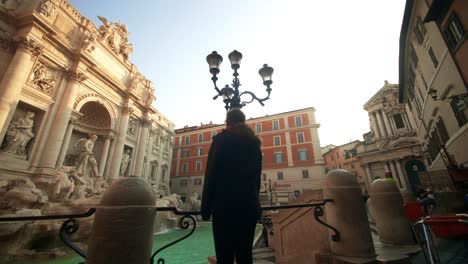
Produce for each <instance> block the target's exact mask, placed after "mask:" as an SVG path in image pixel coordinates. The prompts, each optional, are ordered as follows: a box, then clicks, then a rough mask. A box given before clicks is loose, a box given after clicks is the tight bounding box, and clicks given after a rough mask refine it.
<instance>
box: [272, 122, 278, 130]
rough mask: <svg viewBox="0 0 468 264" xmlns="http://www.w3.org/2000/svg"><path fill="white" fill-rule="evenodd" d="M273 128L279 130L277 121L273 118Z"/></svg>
mask: <svg viewBox="0 0 468 264" xmlns="http://www.w3.org/2000/svg"><path fill="white" fill-rule="evenodd" d="M273 130H279V121H278V120H273Z"/></svg>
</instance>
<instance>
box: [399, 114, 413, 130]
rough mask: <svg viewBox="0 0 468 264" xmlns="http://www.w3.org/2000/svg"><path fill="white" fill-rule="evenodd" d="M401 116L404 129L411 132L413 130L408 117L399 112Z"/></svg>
mask: <svg viewBox="0 0 468 264" xmlns="http://www.w3.org/2000/svg"><path fill="white" fill-rule="evenodd" d="M401 115H402V116H403V120H405V123H406V129H407V130H412V129H413V128H412V127H411V123H410V121H409V118H408V115H407V114H406V113H405V112H401Z"/></svg>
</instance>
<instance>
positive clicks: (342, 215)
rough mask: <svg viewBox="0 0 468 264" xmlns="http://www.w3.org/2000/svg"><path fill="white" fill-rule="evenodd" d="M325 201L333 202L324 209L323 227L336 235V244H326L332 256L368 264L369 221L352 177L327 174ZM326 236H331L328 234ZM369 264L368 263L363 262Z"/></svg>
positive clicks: (370, 252) (370, 247)
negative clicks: (324, 221)
mask: <svg viewBox="0 0 468 264" xmlns="http://www.w3.org/2000/svg"><path fill="white" fill-rule="evenodd" d="M323 197H324V198H325V199H333V202H331V203H327V204H326V206H325V215H326V216H327V223H328V224H329V225H331V226H333V227H335V228H336V229H337V230H338V231H339V232H340V240H339V241H331V240H329V244H330V250H331V252H332V254H333V255H335V256H342V257H352V258H360V259H361V258H362V259H361V262H353V263H370V260H373V259H374V258H375V250H374V244H373V242H372V236H371V231H370V229H369V220H368V217H367V212H366V209H365V206H364V202H363V200H362V192H361V187H360V186H359V183H358V182H357V179H356V176H354V175H353V174H351V173H349V172H348V171H346V170H332V171H330V172H329V173H328V174H327V177H326V185H325V188H324V190H323ZM329 234H330V235H332V234H334V233H333V232H332V231H331V230H330V231H329ZM366 261H369V262H366Z"/></svg>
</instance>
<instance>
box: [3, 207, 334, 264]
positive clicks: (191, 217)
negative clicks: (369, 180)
mask: <svg viewBox="0 0 468 264" xmlns="http://www.w3.org/2000/svg"><path fill="white" fill-rule="evenodd" d="M331 202H333V200H332V199H325V200H322V201H320V202H317V203H306V204H295V205H278V206H267V207H262V208H261V209H262V211H272V210H284V209H295V208H312V207H314V210H313V213H314V218H315V220H316V221H317V222H319V223H320V224H322V225H324V226H325V227H327V228H329V229H331V230H332V231H333V233H334V234H333V235H332V236H331V239H332V241H335V242H338V241H340V232H339V231H338V230H337V229H336V228H334V227H332V226H331V225H329V224H327V223H325V222H324V221H323V220H322V219H320V217H322V216H323V215H324V209H323V206H325V204H327V203H331ZM96 208H99V207H96ZM96 208H90V209H89V210H88V211H87V212H85V213H80V214H63V215H44V216H13V217H0V223H1V222H16V221H42V220H59V219H66V220H65V222H64V223H63V224H62V226H61V227H60V231H59V232H60V233H59V235H60V239H61V240H62V241H63V243H64V244H65V245H66V246H67V247H69V248H70V249H72V250H73V251H74V252H76V253H77V254H78V255H80V256H81V257H83V258H84V259H86V253H85V252H83V250H81V249H80V248H79V247H78V246H76V245H75V244H73V242H72V241H71V239H70V237H69V235H72V234H74V233H75V232H76V231H78V229H79V221H78V220H77V219H79V218H86V217H90V216H92V215H93V214H94V213H95V212H96ZM151 208H156V213H157V212H172V213H173V214H175V215H177V216H181V218H180V219H179V223H178V224H179V227H180V228H181V229H189V227H192V228H191V230H190V232H188V233H187V234H186V235H184V236H182V237H180V238H178V239H176V240H175V241H172V242H170V243H168V244H166V245H164V246H162V247H160V248H159V249H157V250H156V251H154V252H153V254H152V255H151V259H150V260H149V263H151V264H153V263H155V259H156V256H157V255H158V254H159V253H160V252H161V251H163V250H165V249H166V248H168V247H171V246H173V245H175V244H177V243H179V242H180V241H182V240H185V239H186V238H188V237H190V236H191V235H192V234H193V233H194V232H195V229H196V227H197V225H196V223H197V220H196V219H195V216H197V215H201V212H200V211H179V210H178V209H177V208H176V207H151ZM261 223H262V224H264V225H271V221H270V222H268V221H261ZM269 228H271V226H269ZM156 263H157V264H164V263H165V260H164V258H162V257H159V258H158V259H157V261H156Z"/></svg>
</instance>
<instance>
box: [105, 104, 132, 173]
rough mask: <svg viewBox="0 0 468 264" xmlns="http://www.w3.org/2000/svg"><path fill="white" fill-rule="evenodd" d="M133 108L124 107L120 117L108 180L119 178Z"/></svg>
mask: <svg viewBox="0 0 468 264" xmlns="http://www.w3.org/2000/svg"><path fill="white" fill-rule="evenodd" d="M132 112H133V109H132V108H131V107H130V106H128V104H127V105H126V106H124V107H123V109H122V115H121V117H120V124H119V131H118V132H117V137H116V139H115V143H114V144H115V146H114V154H113V155H112V162H111V167H110V170H109V175H108V178H107V179H108V180H110V181H114V180H117V179H118V178H119V174H120V163H121V162H122V153H123V150H124V145H125V140H126V138H127V129H128V119H129V118H130V114H131V113H132Z"/></svg>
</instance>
